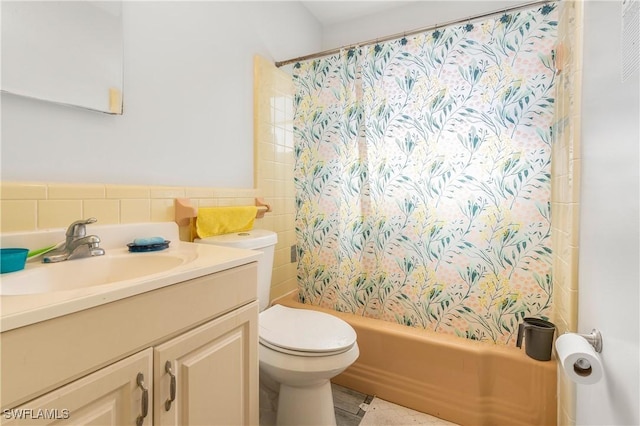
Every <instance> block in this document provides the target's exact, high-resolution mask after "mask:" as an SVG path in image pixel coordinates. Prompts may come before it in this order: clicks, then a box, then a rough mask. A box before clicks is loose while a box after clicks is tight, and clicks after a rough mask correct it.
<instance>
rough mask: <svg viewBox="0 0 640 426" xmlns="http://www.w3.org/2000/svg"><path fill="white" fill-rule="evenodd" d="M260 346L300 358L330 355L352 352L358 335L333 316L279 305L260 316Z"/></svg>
mask: <svg viewBox="0 0 640 426" xmlns="http://www.w3.org/2000/svg"><path fill="white" fill-rule="evenodd" d="M258 324H259V328H260V330H259V333H258V334H259V337H260V343H261V344H262V345H264V346H266V347H268V348H271V349H273V350H275V351H277V352H281V353H285V354H290V355H297V356H329V355H336V354H340V353H343V352H346V351H348V350H349V349H351V347H353V345H354V344H355V342H356V337H357V336H356V332H355V331H354V330H353V328H352V327H351V326H350V325H349V324H347V323H346V322H345V321H343V320H341V319H340V318H338V317H335V316H333V315H329V314H325V313H323V312H318V311H311V310H306V309H294V308H289V307H286V306H282V305H275V306H273V307H271V308H269V309H267V310H265V311H263V312H261V313H260V319H259V320H258Z"/></svg>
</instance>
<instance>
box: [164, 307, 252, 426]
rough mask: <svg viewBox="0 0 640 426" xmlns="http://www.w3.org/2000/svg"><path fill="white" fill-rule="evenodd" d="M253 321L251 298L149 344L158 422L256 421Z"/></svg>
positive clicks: (179, 424) (226, 423)
mask: <svg viewBox="0 0 640 426" xmlns="http://www.w3.org/2000/svg"><path fill="white" fill-rule="evenodd" d="M257 323H258V305H257V303H256V302H253V303H251V304H249V305H246V306H244V307H242V308H240V309H237V310H235V311H232V312H231V313H228V314H226V315H224V316H222V317H220V318H218V319H215V320H213V321H211V322H208V323H206V324H204V325H202V326H200V327H198V328H196V329H194V330H192V331H189V332H187V333H185V334H183V335H180V336H178V337H177V338H175V339H173V340H170V341H169V342H167V343H165V344H162V345H160V346H157V347H156V348H155V349H154V366H153V369H154V375H155V380H156V382H155V383H156V388H155V392H154V406H155V411H154V421H155V424H156V425H157V426H160V425H162V426H166V425H177V426H195V425H207V426H214V425H224V426H230V425H249V424H255V425H257V424H258V346H257V345H258V326H257ZM172 381H173V383H172ZM172 388H173V389H174V390H175V392H172ZM172 393H173V395H172Z"/></svg>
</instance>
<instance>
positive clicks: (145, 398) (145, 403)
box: [136, 373, 149, 426]
mask: <svg viewBox="0 0 640 426" xmlns="http://www.w3.org/2000/svg"><path fill="white" fill-rule="evenodd" d="M136 383H138V386H139V387H140V389H142V413H141V414H140V415H139V416H138V418H137V419H136V426H142V423H144V418H145V417H147V414H148V413H149V389H147V388H146V387H144V374H142V373H138V377H137V378H136Z"/></svg>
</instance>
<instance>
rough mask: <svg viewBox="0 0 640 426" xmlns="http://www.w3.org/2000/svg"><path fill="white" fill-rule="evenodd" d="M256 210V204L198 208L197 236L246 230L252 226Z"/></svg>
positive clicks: (205, 236)
mask: <svg viewBox="0 0 640 426" xmlns="http://www.w3.org/2000/svg"><path fill="white" fill-rule="evenodd" d="M257 211H258V208H257V207H256V206H232V207H203V208H199V209H198V220H196V232H197V234H198V237H200V238H207V237H211V236H213V235H221V234H229V233H231V232H241V231H248V230H250V229H252V228H253V222H254V221H255V219H256V212H257Z"/></svg>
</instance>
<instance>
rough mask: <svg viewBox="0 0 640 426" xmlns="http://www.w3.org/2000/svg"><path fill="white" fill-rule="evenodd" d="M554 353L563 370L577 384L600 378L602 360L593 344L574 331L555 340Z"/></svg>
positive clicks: (590, 382) (585, 383)
mask: <svg viewBox="0 0 640 426" xmlns="http://www.w3.org/2000/svg"><path fill="white" fill-rule="evenodd" d="M555 346H556V354H557V355H558V361H559V362H560V366H561V367H562V369H563V370H564V372H565V373H566V374H567V376H569V378H570V379H571V380H572V381H574V382H575V383H577V384H581V385H592V384H594V383H598V382H599V381H600V379H601V378H602V372H603V368H602V361H601V359H600V356H599V355H598V354H597V353H596V351H595V349H593V346H591V344H589V342H587V340H586V339H585V338H584V337H582V336H580V335H578V334H575V333H565V334H563V335H562V336H560V337H558V339H557V340H556V344H555Z"/></svg>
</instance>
